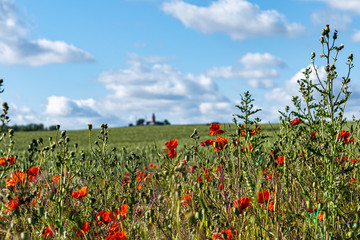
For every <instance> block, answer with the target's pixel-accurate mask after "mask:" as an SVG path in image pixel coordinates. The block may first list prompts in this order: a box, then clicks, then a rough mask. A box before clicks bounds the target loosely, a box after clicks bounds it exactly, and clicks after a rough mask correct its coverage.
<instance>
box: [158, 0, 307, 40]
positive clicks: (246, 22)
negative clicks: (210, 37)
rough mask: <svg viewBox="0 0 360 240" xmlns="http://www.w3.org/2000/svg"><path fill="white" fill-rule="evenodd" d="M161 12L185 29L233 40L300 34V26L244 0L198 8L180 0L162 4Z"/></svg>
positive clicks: (220, 0) (226, 1)
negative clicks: (224, 34)
mask: <svg viewBox="0 0 360 240" xmlns="http://www.w3.org/2000/svg"><path fill="white" fill-rule="evenodd" d="M162 10H163V11H164V12H166V13H168V14H170V15H172V16H173V17H175V18H178V19H179V20H180V21H181V22H182V23H183V24H184V25H185V26H187V27H190V28H194V29H196V30H199V31H200V32H203V33H215V32H223V33H226V34H228V35H230V37H231V38H232V39H234V40H245V39H248V38H254V37H262V36H271V35H286V36H290V37H294V36H297V35H300V34H302V32H303V30H304V27H303V26H302V25H301V24H300V23H289V22H288V21H287V19H286V18H285V16H284V15H282V14H281V13H279V12H278V11H276V10H261V9H260V7H259V6H258V5H255V4H252V3H250V2H248V1H246V0H218V1H216V2H212V3H211V4H210V5H209V6H206V7H199V6H196V5H192V4H189V3H186V2H184V1H182V0H176V1H170V2H165V3H164V4H163V5H162Z"/></svg>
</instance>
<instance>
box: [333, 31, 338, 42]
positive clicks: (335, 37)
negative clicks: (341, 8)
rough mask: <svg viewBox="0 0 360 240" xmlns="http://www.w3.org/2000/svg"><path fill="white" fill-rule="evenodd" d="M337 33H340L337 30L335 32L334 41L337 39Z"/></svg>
mask: <svg viewBox="0 0 360 240" xmlns="http://www.w3.org/2000/svg"><path fill="white" fill-rule="evenodd" d="M337 33H338V32H337V30H335V31H334V35H333V39H334V40H335V39H337Z"/></svg>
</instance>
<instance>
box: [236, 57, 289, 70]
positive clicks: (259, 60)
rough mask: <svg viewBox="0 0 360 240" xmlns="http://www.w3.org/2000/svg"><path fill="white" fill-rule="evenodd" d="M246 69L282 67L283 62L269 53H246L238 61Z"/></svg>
mask: <svg viewBox="0 0 360 240" xmlns="http://www.w3.org/2000/svg"><path fill="white" fill-rule="evenodd" d="M239 61H240V62H241V63H242V64H244V66H245V67H246V68H254V67H267V66H280V67H282V66H284V65H285V64H284V62H283V61H282V60H281V59H280V58H278V57H275V56H273V55H271V54H270V53H263V54H261V53H247V54H245V55H244V56H243V57H242V58H241V59H240V60H239Z"/></svg>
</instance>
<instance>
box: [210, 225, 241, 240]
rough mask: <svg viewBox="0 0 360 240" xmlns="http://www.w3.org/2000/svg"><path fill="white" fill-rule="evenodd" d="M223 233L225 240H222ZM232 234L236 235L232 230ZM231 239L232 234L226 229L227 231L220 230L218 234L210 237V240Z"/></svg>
mask: <svg viewBox="0 0 360 240" xmlns="http://www.w3.org/2000/svg"><path fill="white" fill-rule="evenodd" d="M223 233H226V236H227V238H226V239H224V238H223ZM234 234H236V231H235V230H234ZM232 239H233V233H232V231H231V228H230V227H228V228H227V229H222V230H221V231H220V232H219V233H214V234H213V236H212V240H232Z"/></svg>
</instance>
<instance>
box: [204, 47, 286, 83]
mask: <svg viewBox="0 0 360 240" xmlns="http://www.w3.org/2000/svg"><path fill="white" fill-rule="evenodd" d="M239 62H240V63H242V65H243V66H242V67H241V66H222V67H213V68H211V69H209V70H208V71H207V73H206V74H207V76H209V77H213V78H226V79H229V78H237V79H243V80H246V81H247V82H248V84H249V85H250V86H252V87H253V88H259V87H262V88H272V87H273V82H272V80H271V79H273V78H276V77H278V72H277V70H276V69H274V68H269V67H273V66H278V67H283V66H285V64H284V63H283V61H282V60H281V59H280V58H277V57H275V56H273V55H271V54H269V53H264V54H261V53H247V54H245V55H244V56H243V57H242V58H241V59H239Z"/></svg>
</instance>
